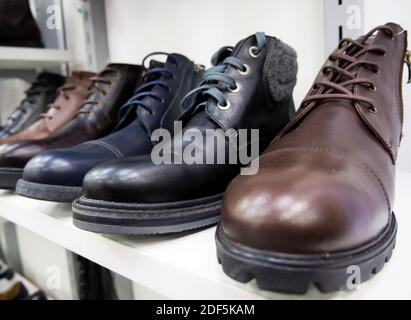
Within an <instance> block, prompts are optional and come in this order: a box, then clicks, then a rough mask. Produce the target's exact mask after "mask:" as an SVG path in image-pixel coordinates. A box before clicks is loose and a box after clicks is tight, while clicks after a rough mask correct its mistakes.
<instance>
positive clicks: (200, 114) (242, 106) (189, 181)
mask: <svg viewBox="0 0 411 320" xmlns="http://www.w3.org/2000/svg"><path fill="white" fill-rule="evenodd" d="M266 40H267V46H266V47H265V48H264V49H263V50H262V52H261V53H260V54H259V56H258V57H257V58H253V57H251V56H250V53H249V49H250V47H252V46H254V45H255V37H254V36H250V37H248V38H246V39H244V40H243V41H241V42H240V43H239V44H238V45H237V46H236V47H235V48H234V49H233V53H232V56H233V57H237V58H238V59H239V60H240V61H242V62H243V63H246V64H247V65H249V66H250V72H249V73H248V74H246V75H242V74H240V73H239V72H238V70H236V69H235V68H232V67H228V69H227V70H226V71H225V72H226V74H229V75H230V76H232V78H233V79H235V81H236V83H237V85H238V86H239V87H240V88H241V89H240V91H239V92H237V93H232V92H229V90H228V89H225V90H224V94H225V95H226V96H227V98H228V99H229V100H230V102H231V109H229V110H226V111H223V110H220V109H218V108H217V106H216V102H215V101H214V100H213V99H208V102H207V103H206V105H205V106H203V107H200V108H198V105H197V103H196V101H194V103H193V104H192V106H191V108H189V109H187V110H186V111H185V112H184V113H183V115H182V116H181V120H182V121H183V124H184V128H183V132H189V131H190V130H191V129H195V130H199V131H201V132H202V136H204V134H205V131H206V130H207V129H218V128H219V129H226V128H234V129H236V130H238V129H240V128H243V129H247V128H256V129H257V128H258V129H260V144H261V146H260V148H261V149H260V150H262V149H263V148H264V147H266V146H267V145H268V143H269V141H271V139H272V138H273V137H274V136H275V135H276V134H277V133H278V132H279V131H280V130H281V129H282V128H283V127H284V126H285V125H286V124H287V122H288V114H289V106H290V104H291V96H289V97H287V99H286V100H285V101H281V102H276V101H275V100H274V99H273V97H271V96H270V93H269V92H268V90H267V88H266V86H264V85H263V83H264V77H265V75H266V74H265V72H264V68H265V67H266V62H267V61H268V60H267V56H268V53H271V50H275V47H276V45H278V44H279V40H278V39H275V38H272V37H266ZM293 59H295V57H294V58H293ZM294 80H295V74H294ZM291 81H292V80H291ZM219 135H224V132H223V131H220V133H219ZM177 136H178V135H177V134H175V136H174V138H172V139H171V140H168V141H167V142H166V145H169V146H170V150H173V148H174V147H175V146H178V145H180V146H181V144H182V145H183V147H185V146H187V145H188V144H189V143H190V142H191V146H193V144H192V143H193V142H192V141H191V140H190V141H186V140H185V141H181V140H180V139H177V138H176V137H177ZM203 141H205V139H204V140H203ZM203 141H200V140H196V142H194V143H195V144H196V145H195V147H194V146H193V148H194V149H195V150H196V152H201V151H204V150H205V152H203V155H204V157H205V156H206V155H209V154H210V153H211V152H212V151H214V157H216V156H217V154H220V155H222V154H224V155H225V159H228V156H227V155H228V142H227V140H225V141H226V143H223V144H222V145H218V146H213V145H210V144H205V143H203ZM177 148H179V147H177ZM212 148H214V150H212ZM203 162H204V161H203ZM227 162H228V161H226V162H224V164H219V165H217V164H214V165H207V164H188V163H183V164H178V163H175V164H160V165H156V164H154V163H153V161H152V159H151V155H146V156H138V157H129V158H125V159H119V160H113V161H111V162H108V163H105V164H102V165H100V166H98V167H96V168H94V169H93V170H91V171H90V172H89V173H88V174H87V175H86V177H85V179H84V183H83V195H84V196H85V197H86V198H89V199H98V200H107V201H119V202H134V203H163V202H176V201H184V200H191V199H196V198H203V197H207V196H210V195H216V194H219V193H221V192H222V191H223V190H224V189H225V187H226V186H227V184H228V183H229V181H230V180H231V179H232V178H233V177H235V176H236V175H237V174H238V172H239V170H240V165H239V164H233V165H231V164H227ZM204 163H205V162H204ZM214 163H216V161H214Z"/></svg>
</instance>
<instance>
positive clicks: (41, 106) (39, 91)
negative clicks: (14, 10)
mask: <svg viewBox="0 0 411 320" xmlns="http://www.w3.org/2000/svg"><path fill="white" fill-rule="evenodd" d="M0 1H1V0H0ZM64 81H65V77H63V76H61V75H58V74H55V73H50V72H42V73H40V74H39V75H38V77H37V79H36V80H35V81H34V82H33V83H32V85H31V86H30V88H29V89H28V90H27V91H26V92H25V94H26V96H25V97H24V99H23V100H22V101H21V103H20V105H19V106H18V107H17V108H16V109H15V110H14V111H13V112H12V113H11V114H10V116H9V117H8V118H7V120H6V122H5V124H4V126H3V127H2V128H1V130H0V143H2V139H4V138H7V137H9V136H12V135H15V134H16V133H18V132H20V131H22V130H24V129H26V128H27V127H29V126H30V125H31V124H33V123H34V122H35V121H36V120H37V119H38V117H39V116H40V114H41V113H43V112H45V111H46V109H47V106H48V105H49V104H50V103H51V102H52V101H53V100H54V99H55V98H56V91H57V88H59V87H61V86H62V85H63V84H64Z"/></svg>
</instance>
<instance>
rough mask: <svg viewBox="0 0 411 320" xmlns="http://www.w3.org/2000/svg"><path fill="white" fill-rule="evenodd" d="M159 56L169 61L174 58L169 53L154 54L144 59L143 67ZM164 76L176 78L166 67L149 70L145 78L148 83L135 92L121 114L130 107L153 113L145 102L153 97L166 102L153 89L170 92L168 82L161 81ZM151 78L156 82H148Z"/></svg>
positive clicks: (122, 108)
mask: <svg viewBox="0 0 411 320" xmlns="http://www.w3.org/2000/svg"><path fill="white" fill-rule="evenodd" d="M157 55H165V56H166V57H167V59H169V58H170V59H171V58H172V56H170V55H169V54H168V53H165V52H153V53H150V54H149V55H147V56H146V57H145V58H144V59H143V63H142V65H143V66H144V65H145V62H146V61H147V59H148V58H150V57H152V56H157ZM176 63H177V62H176ZM162 75H166V76H168V77H170V78H173V77H174V74H173V71H172V70H171V69H169V68H166V67H154V68H151V69H149V70H147V71H146V72H145V73H144V76H143V82H146V83H144V84H143V85H142V86H140V87H138V89H137V90H136V91H135V92H134V94H133V97H132V98H131V99H130V100H128V102H127V103H126V104H125V105H123V106H122V107H121V109H120V114H123V112H124V110H125V109H128V108H129V107H135V108H137V107H142V108H144V109H145V110H147V111H148V112H150V113H153V110H152V108H151V105H149V104H147V103H146V102H145V101H144V98H146V97H151V98H154V99H156V100H158V101H160V102H163V101H164V98H163V97H162V96H161V95H160V94H159V93H156V92H152V88H154V87H155V86H160V87H162V88H164V89H165V90H168V91H169V90H170V86H169V84H168V83H167V81H164V80H160V78H161V77H162ZM150 78H154V80H147V79H150Z"/></svg>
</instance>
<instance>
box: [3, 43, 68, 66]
mask: <svg viewBox="0 0 411 320" xmlns="http://www.w3.org/2000/svg"><path fill="white" fill-rule="evenodd" d="M71 60H72V57H71V54H70V52H69V51H67V50H57V49H41V48H40V49H39V48H16V47H1V46H0V70H26V69H42V68H51V67H57V66H59V65H61V64H62V63H66V62H70V61H71Z"/></svg>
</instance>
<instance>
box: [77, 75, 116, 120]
mask: <svg viewBox="0 0 411 320" xmlns="http://www.w3.org/2000/svg"><path fill="white" fill-rule="evenodd" d="M108 73H112V74H114V75H117V74H118V71H117V70H115V69H113V68H106V69H104V70H103V71H102V72H100V73H99V74H98V75H97V76H96V77H92V78H90V80H91V86H90V88H89V93H88V94H87V98H86V100H85V101H84V102H83V104H82V105H81V106H80V110H79V112H78V114H89V113H90V112H91V111H90V110H88V109H82V108H83V107H84V106H85V105H87V104H92V105H97V104H98V101H97V100H92V99H90V97H91V95H92V94H93V93H95V92H100V93H101V94H102V95H103V96H106V95H107V92H106V91H105V89H104V88H103V87H101V86H99V84H105V85H109V86H111V85H112V84H113V82H112V81H111V80H108V79H106V78H104V75H105V74H108Z"/></svg>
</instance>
